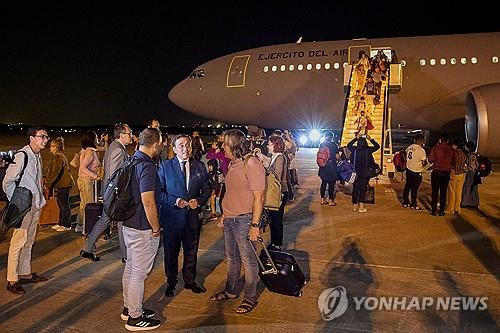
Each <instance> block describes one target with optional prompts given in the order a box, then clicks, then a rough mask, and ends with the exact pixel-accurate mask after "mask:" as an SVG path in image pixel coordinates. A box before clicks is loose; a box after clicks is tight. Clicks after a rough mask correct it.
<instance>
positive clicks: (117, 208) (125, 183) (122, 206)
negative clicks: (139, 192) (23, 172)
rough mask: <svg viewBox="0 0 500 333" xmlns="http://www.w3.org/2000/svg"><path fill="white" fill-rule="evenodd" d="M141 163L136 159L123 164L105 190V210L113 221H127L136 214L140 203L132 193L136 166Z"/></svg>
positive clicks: (112, 176)
mask: <svg viewBox="0 0 500 333" xmlns="http://www.w3.org/2000/svg"><path fill="white" fill-rule="evenodd" d="M139 162H140V161H139V160H138V159H136V158H134V157H132V158H130V159H128V160H126V161H125V162H123V164H122V166H121V167H119V168H118V169H117V170H116V171H115V172H114V173H113V175H111V178H110V179H109V181H108V183H107V184H106V188H105V189H104V194H103V209H104V212H105V213H106V215H108V216H109V218H110V219H111V220H113V221H126V220H128V219H129V218H131V217H132V216H134V214H135V210H136V207H137V205H138V202H135V200H134V194H133V193H132V181H133V177H134V174H135V166H136V165H137V164H138V163H139Z"/></svg>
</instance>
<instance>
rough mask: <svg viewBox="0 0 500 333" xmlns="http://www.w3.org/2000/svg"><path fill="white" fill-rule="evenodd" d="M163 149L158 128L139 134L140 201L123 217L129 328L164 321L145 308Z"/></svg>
mask: <svg viewBox="0 0 500 333" xmlns="http://www.w3.org/2000/svg"><path fill="white" fill-rule="evenodd" d="M160 151H161V134H160V131H159V130H158V129H156V128H146V129H145V130H143V131H142V132H141V134H139V150H138V151H136V152H135V154H134V157H133V161H134V162H133V164H132V166H133V174H132V175H133V176H132V178H131V181H130V185H129V186H130V192H131V193H132V196H133V197H134V198H137V200H138V202H137V201H134V203H137V205H132V207H131V208H130V210H131V211H132V212H133V215H132V216H131V217H130V218H128V219H125V220H124V221H123V239H124V242H125V246H126V247H127V262H126V264H125V269H124V271H123V278H122V283H123V304H124V305H123V306H124V308H123V311H122V314H121V316H120V317H121V318H122V319H123V320H127V323H126V324H125V328H126V329H127V330H129V331H140V330H152V329H155V328H158V327H159V326H160V325H161V322H160V321H159V320H156V319H152V317H153V316H154V315H155V312H154V311H152V310H148V309H144V308H143V307H142V302H143V298H144V280H145V279H146V278H147V276H148V273H149V272H150V271H151V268H153V263H154V259H155V257H156V254H157V252H158V247H159V245H160V234H161V227H160V220H159V215H160V214H159V211H160V196H161V190H160V189H161V187H160V180H159V179H158V174H157V172H156V164H155V162H154V161H155V160H156V158H157V157H158V156H159V155H160Z"/></svg>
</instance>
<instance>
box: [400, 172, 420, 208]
mask: <svg viewBox="0 0 500 333" xmlns="http://www.w3.org/2000/svg"><path fill="white" fill-rule="evenodd" d="M421 183H422V173H420V172H413V171H411V170H409V169H406V183H405V189H404V191H403V203H404V204H405V205H409V204H410V200H409V195H410V191H411V204H410V206H412V207H416V206H417V192H418V188H419V187H420V184H421Z"/></svg>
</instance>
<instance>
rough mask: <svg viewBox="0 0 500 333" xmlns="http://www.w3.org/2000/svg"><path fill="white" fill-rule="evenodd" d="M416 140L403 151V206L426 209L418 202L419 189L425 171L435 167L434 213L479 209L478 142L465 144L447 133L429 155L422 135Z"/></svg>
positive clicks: (441, 214)
mask: <svg viewBox="0 0 500 333" xmlns="http://www.w3.org/2000/svg"><path fill="white" fill-rule="evenodd" d="M414 141H415V142H414V144H412V145H410V146H409V147H408V148H407V149H406V151H405V152H404V154H405V156H406V158H405V160H406V170H405V171H406V183H405V187H404V191H403V203H402V204H403V207H409V208H411V209H414V210H423V208H422V207H421V206H419V205H418V204H417V195H418V189H419V187H420V184H421V182H422V173H423V172H424V171H425V170H426V168H427V167H428V166H432V172H431V188H432V199H431V209H430V213H431V214H432V215H439V216H443V215H445V214H446V213H450V214H454V213H456V214H460V212H461V208H462V207H466V208H472V209H476V208H477V207H478V206H479V192H478V185H479V184H480V183H481V177H480V175H479V174H478V171H479V163H478V157H477V154H476V153H475V151H476V144H475V143H474V142H472V141H468V142H466V143H465V145H462V143H461V141H460V140H458V139H456V140H453V141H451V140H450V139H449V137H448V136H447V135H443V136H442V137H441V138H440V139H439V141H438V143H437V144H436V145H435V146H434V147H433V148H432V149H431V151H430V153H429V156H426V151H425V150H424V149H423V145H424V138H423V136H422V135H420V134H419V135H417V136H416V137H415V139H414ZM410 193H411V200H410Z"/></svg>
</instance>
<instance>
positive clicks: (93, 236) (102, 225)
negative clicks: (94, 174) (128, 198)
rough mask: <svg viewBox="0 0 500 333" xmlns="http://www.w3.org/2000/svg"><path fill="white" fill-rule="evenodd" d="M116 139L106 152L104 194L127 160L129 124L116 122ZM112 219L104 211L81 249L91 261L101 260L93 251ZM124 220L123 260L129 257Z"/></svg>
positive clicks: (119, 228)
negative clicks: (125, 240) (125, 241)
mask: <svg viewBox="0 0 500 333" xmlns="http://www.w3.org/2000/svg"><path fill="white" fill-rule="evenodd" d="M114 137H115V140H114V141H113V142H112V143H111V144H110V145H109V147H108V149H107V150H106V153H105V154H104V178H103V179H102V191H101V192H102V194H103V196H104V191H105V190H106V185H107V184H108V182H109V180H110V179H111V176H112V175H113V174H114V173H115V171H116V170H118V168H120V166H122V164H123V163H124V162H125V161H126V160H127V158H128V153H127V148H126V146H128V145H129V144H131V143H132V130H131V129H130V127H129V126H128V125H127V124H116V125H115V127H114ZM110 223H111V219H110V218H109V216H108V215H107V214H106V212H104V211H103V213H102V215H101V217H100V218H99V220H97V222H96V224H95V226H94V228H93V229H92V232H91V233H90V235H89V236H88V238H87V242H86V243H85V246H84V248H83V249H82V250H81V251H80V256H81V257H83V258H87V259H90V260H91V261H99V260H101V259H100V258H99V257H98V256H97V255H96V254H95V253H93V252H92V250H93V248H94V246H95V242H96V241H97V239H98V238H99V237H100V236H101V235H102V233H103V232H104V231H105V230H106V229H107V228H108V227H109V225H110ZM122 228H123V227H122V221H117V229H118V240H119V243H120V252H121V256H122V261H123V262H125V260H126V259H127V249H126V248H125V244H124V243H123V231H122Z"/></svg>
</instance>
